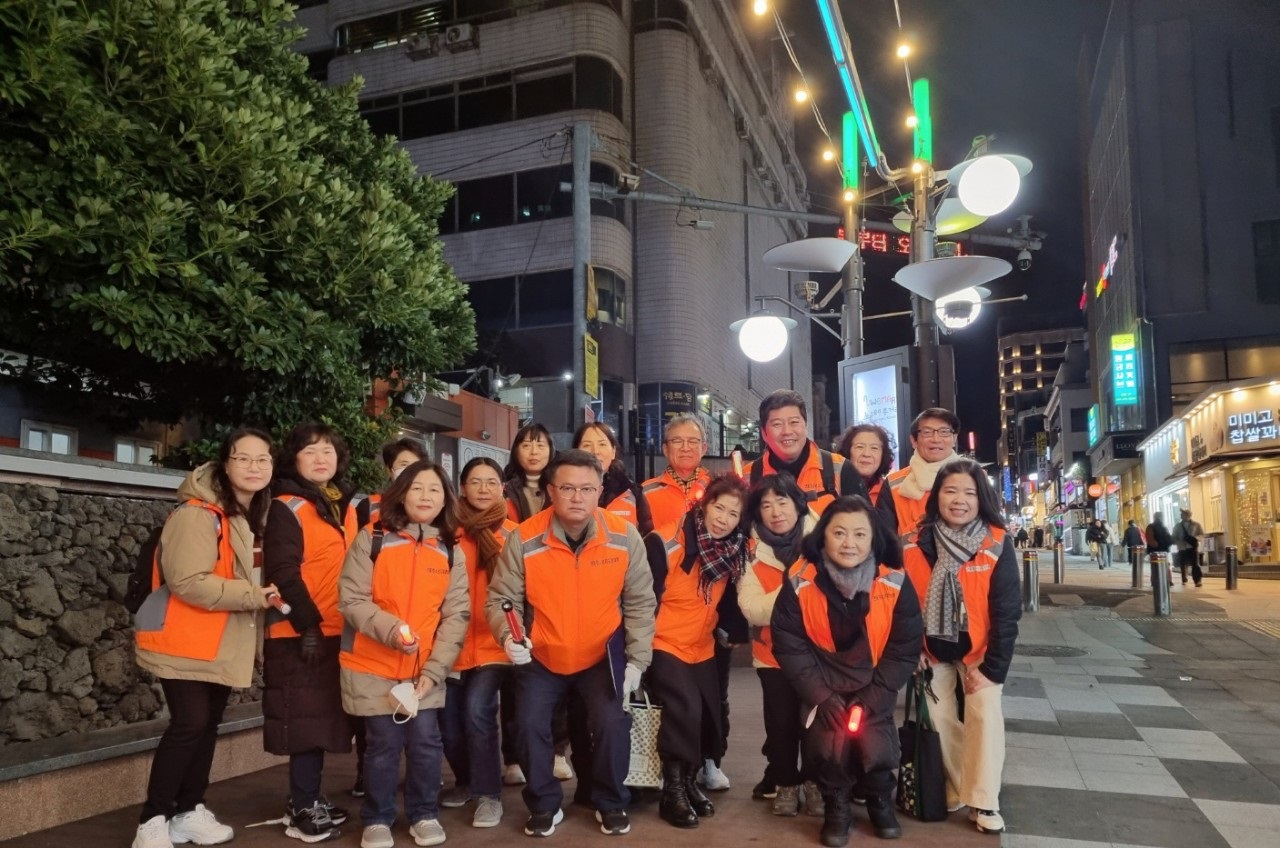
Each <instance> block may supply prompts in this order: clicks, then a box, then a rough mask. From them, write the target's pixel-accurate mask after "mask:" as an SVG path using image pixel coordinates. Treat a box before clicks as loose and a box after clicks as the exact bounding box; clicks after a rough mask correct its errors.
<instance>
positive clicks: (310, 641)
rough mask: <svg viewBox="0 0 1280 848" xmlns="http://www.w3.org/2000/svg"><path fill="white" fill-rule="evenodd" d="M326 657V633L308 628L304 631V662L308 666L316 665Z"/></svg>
mask: <svg viewBox="0 0 1280 848" xmlns="http://www.w3.org/2000/svg"><path fill="white" fill-rule="evenodd" d="M323 656H324V633H322V632H321V631H320V628H319V627H318V626H317V627H308V628H307V629H306V630H304V631H302V661H303V662H304V663H306V664H307V665H316V664H317V663H319V662H320V659H321V658H322V657H323Z"/></svg>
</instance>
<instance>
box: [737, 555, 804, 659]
mask: <svg viewBox="0 0 1280 848" xmlns="http://www.w3.org/2000/svg"><path fill="white" fill-rule="evenodd" d="M801 562H803V560H802V561H801ZM805 564H807V563H805ZM751 568H752V571H753V572H754V573H755V575H756V579H757V580H759V581H760V588H762V589H763V590H764V593H765V594H766V595H767V594H769V593H770V592H774V591H776V590H778V589H780V588H782V581H783V579H787V580H790V581H791V588H793V589H795V588H796V587H798V586H799V585H800V579H801V578H800V572H801V569H800V568H797V567H796V564H793V565H791V566H789V567H788V568H787V573H786V574H785V575H784V574H783V573H782V571H780V570H778V569H776V568H774V567H773V566H772V565H769V564H768V563H764V562H761V561H760V560H756V561H755V562H753V563H752V564H751ZM812 570H813V566H811V565H810V566H809V573H812ZM809 579H812V577H810V578H809ZM751 629H752V631H753V633H752V639H751V657H752V659H754V660H755V661H756V662H759V663H763V664H765V665H767V666H769V667H770V668H781V667H782V666H780V665H778V658H777V657H775V656H774V655H773V628H772V627H769V626H768V625H765V626H764V627H753V628H751Z"/></svg>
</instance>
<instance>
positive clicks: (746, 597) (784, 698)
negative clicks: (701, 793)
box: [738, 471, 822, 816]
mask: <svg viewBox="0 0 1280 848" xmlns="http://www.w3.org/2000/svg"><path fill="white" fill-rule="evenodd" d="M747 520H748V521H750V522H751V538H752V540H753V541H754V543H755V544H754V546H753V548H752V553H751V561H750V563H749V564H748V566H747V570H746V571H745V572H744V573H743V575H742V579H741V580H739V581H738V606H739V607H741V609H742V614H743V615H744V616H745V617H746V619H747V623H748V624H749V625H751V664H752V665H753V666H755V669H756V676H757V677H759V678H760V693H761V696H762V700H763V705H764V746H763V749H764V757H765V763H766V764H765V769H764V778H763V779H761V781H760V782H759V783H757V784H756V785H755V787H754V788H753V789H752V790H751V797H752V798H769V799H772V800H773V814H774V815H775V816H794V815H797V814H799V812H800V804H801V794H803V796H804V806H805V812H806V813H808V814H809V815H813V816H821V815H822V793H821V792H819V790H818V787H817V784H815V783H814V782H813V780H812V776H813V775H812V770H811V769H810V768H808V763H807V762H806V763H805V764H804V766H805V767H803V768H798V767H797V765H796V764H797V763H798V762H799V761H800V754H801V749H800V730H801V727H800V720H799V716H800V714H801V713H800V699H799V696H798V695H796V690H795V689H793V688H792V687H791V684H790V683H788V682H787V680H786V677H785V676H783V674H782V669H781V668H779V667H778V660H777V658H775V657H774V655H773V633H772V631H771V630H770V628H769V620H770V619H771V618H772V617H773V605H774V603H775V602H776V601H777V600H778V595H779V593H780V592H781V591H782V581H783V580H785V579H787V573H788V570H789V569H790V568H791V566H792V565H794V564H795V562H796V561H797V560H799V559H800V545H801V542H802V541H803V540H804V537H805V534H807V533H809V532H810V531H812V530H813V528H814V527H815V526H816V525H817V523H818V515H817V513H815V512H814V511H813V510H811V509H809V502H808V499H807V498H806V497H805V495H804V492H803V491H801V489H800V487H799V486H798V485H797V484H796V479H795V478H794V477H792V476H791V475H790V474H788V473H786V472H785V471H784V472H782V473H781V474H769V475H767V476H765V477H762V478H760V482H759V483H757V484H756V485H755V487H754V488H753V489H752V490H751V496H750V497H749V498H747ZM802 782H803V785H804V788H803V792H802V791H801V783H802Z"/></svg>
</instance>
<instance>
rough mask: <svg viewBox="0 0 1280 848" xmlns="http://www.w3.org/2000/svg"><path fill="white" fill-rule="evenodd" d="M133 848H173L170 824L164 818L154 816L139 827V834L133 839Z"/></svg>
mask: <svg viewBox="0 0 1280 848" xmlns="http://www.w3.org/2000/svg"><path fill="white" fill-rule="evenodd" d="M133 848H173V840H172V839H170V838H169V822H168V821H166V820H165V817H164V816H152V817H151V818H149V819H147V820H146V821H144V822H143V823H142V824H140V825H138V833H137V835H136V836H134V837H133Z"/></svg>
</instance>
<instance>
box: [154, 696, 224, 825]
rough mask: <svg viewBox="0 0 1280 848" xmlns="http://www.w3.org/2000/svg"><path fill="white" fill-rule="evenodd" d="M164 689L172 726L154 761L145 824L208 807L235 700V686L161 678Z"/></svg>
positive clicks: (161, 740) (157, 747)
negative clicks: (225, 718)
mask: <svg viewBox="0 0 1280 848" xmlns="http://www.w3.org/2000/svg"><path fill="white" fill-rule="evenodd" d="M160 688H162V689H163V690H164V700H165V702H166V703H167V704H168V705H169V726H168V727H166V728H165V729H164V734H163V735H162V736H161V737H160V744H159V745H157V746H156V753H155V756H154V757H153V758H152V760H151V778H150V780H148V781H147V800H146V802H145V803H144V804H143V805H142V817H141V818H139V819H138V821H140V822H145V821H147V820H148V819H152V818H155V817H156V816H164V817H165V818H172V817H173V816H175V815H177V814H179V813H188V812H191V811H192V810H194V809H195V808H196V804H200V803H203V801H204V793H205V790H206V789H208V788H209V769H210V768H211V767H212V766H213V748H214V744H215V743H216V742H217V739H218V725H219V724H220V723H221V722H222V712H223V710H225V709H226V707H227V699H228V698H229V697H231V687H230V686H223V685H222V684H220V683H206V682H204V681H202V680H168V679H165V678H161V679H160Z"/></svg>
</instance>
